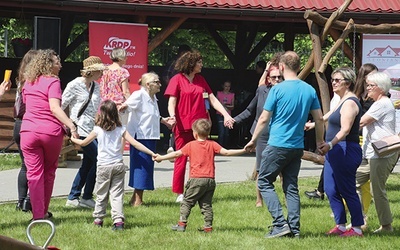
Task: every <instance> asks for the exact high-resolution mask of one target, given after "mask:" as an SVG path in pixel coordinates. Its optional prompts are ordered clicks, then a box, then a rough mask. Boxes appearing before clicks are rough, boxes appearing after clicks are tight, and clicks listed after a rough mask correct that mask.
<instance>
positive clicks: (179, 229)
mask: <svg viewBox="0 0 400 250" xmlns="http://www.w3.org/2000/svg"><path fill="white" fill-rule="evenodd" d="M171 229H172V231H177V232H185V231H186V222H182V221H178V224H176V225H173V226H172V227H171ZM211 230H212V228H211Z"/></svg>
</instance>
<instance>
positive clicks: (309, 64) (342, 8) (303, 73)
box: [299, 0, 353, 79]
mask: <svg viewBox="0 0 400 250" xmlns="http://www.w3.org/2000/svg"><path fill="white" fill-rule="evenodd" d="M352 2H353V0H346V1H345V2H344V3H343V4H342V5H341V6H340V7H339V8H338V9H337V10H336V11H335V12H333V13H332V14H331V16H330V17H329V19H327V20H325V23H324V24H323V25H321V24H319V23H317V22H316V23H317V24H318V25H320V26H324V29H323V31H322V35H321V37H320V38H321V43H323V42H324V41H325V38H326V36H327V35H328V32H329V30H330V28H331V25H332V24H333V23H334V22H335V21H336V20H337V19H338V18H340V16H341V15H342V14H343V12H344V11H345V10H346V9H347V7H349V5H350V4H351V3H352ZM310 12H312V11H311V10H306V11H305V13H304V18H305V19H309V18H308V16H309V15H310V14H309V13H310ZM321 17H322V16H321ZM312 21H313V20H312ZM313 60H314V50H312V51H311V55H310V57H309V58H308V61H307V63H306V65H305V66H304V68H303V70H302V71H301V72H300V74H299V78H300V79H305V78H306V77H307V76H308V75H309V74H310V72H311V70H312V69H313V67H314V61H313Z"/></svg>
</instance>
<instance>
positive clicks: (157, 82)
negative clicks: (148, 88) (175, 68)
mask: <svg viewBox="0 0 400 250" xmlns="http://www.w3.org/2000/svg"><path fill="white" fill-rule="evenodd" d="M149 83H155V84H161V81H160V80H155V81H151V82H149Z"/></svg>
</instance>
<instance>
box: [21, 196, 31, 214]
mask: <svg viewBox="0 0 400 250" xmlns="http://www.w3.org/2000/svg"><path fill="white" fill-rule="evenodd" d="M22 211H23V212H29V211H32V205H31V199H30V198H29V197H26V198H25V199H24V201H23V202H22Z"/></svg>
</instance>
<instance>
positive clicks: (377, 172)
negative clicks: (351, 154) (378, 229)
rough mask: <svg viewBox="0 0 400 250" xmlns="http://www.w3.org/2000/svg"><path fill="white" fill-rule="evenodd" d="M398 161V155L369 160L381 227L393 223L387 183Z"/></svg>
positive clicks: (373, 192)
mask: <svg viewBox="0 0 400 250" xmlns="http://www.w3.org/2000/svg"><path fill="white" fill-rule="evenodd" d="M397 159H398V155H397V153H396V154H394V155H393V156H391V157H388V158H376V159H370V160H369V165H370V169H371V173H370V175H371V187H372V194H373V196H374V201H375V202H374V203H375V208H376V212H377V214H378V219H379V223H380V224H381V225H388V224H391V223H392V222H393V217H392V212H391V211H390V206H389V200H388V198H387V195H386V181H387V179H388V178H389V174H390V173H391V172H392V170H393V168H394V166H395V165H396V162H397Z"/></svg>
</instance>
